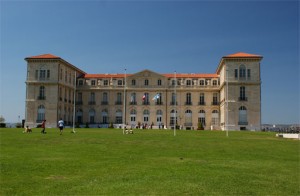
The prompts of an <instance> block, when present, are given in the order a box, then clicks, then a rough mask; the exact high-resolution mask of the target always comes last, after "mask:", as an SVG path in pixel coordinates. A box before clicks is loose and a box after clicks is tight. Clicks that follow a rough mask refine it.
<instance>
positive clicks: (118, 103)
mask: <svg viewBox="0 0 300 196" xmlns="http://www.w3.org/2000/svg"><path fill="white" fill-rule="evenodd" d="M122 104H123V102H122V101H116V102H115V105H122Z"/></svg>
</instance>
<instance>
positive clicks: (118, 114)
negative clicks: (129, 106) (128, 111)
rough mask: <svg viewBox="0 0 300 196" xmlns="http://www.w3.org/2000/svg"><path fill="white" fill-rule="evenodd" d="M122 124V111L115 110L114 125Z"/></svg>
mask: <svg viewBox="0 0 300 196" xmlns="http://www.w3.org/2000/svg"><path fill="white" fill-rule="evenodd" d="M122 122H123V118H122V110H117V111H116V123H117V124H120V123H122Z"/></svg>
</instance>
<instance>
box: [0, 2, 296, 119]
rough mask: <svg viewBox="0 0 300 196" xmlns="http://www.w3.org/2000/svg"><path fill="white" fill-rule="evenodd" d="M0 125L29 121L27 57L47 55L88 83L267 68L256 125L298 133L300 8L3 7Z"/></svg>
mask: <svg viewBox="0 0 300 196" xmlns="http://www.w3.org/2000/svg"><path fill="white" fill-rule="evenodd" d="M0 6H1V10H0V11H1V18H0V19H1V34H0V35H1V40H0V41H1V46H0V47H1V51H0V52H1V56H0V63H1V68H0V74H1V75H0V76H1V78H0V95H1V96H0V104H1V105H0V115H2V116H3V117H4V118H5V119H6V122H16V121H18V116H20V118H21V119H23V118H24V114H25V90H26V86H25V80H26V61H24V58H25V57H28V56H35V55H39V54H46V53H51V54H53V55H56V56H60V57H61V58H63V59H65V60H67V61H68V62H70V63H72V64H73V65H75V66H77V67H79V68H80V69H82V70H84V71H86V72H87V73H123V72H124V69H125V68H126V69H127V72H128V73H135V72H139V71H141V70H143V69H150V70H153V71H155V72H160V73H173V72H174V71H175V70H176V71H177V72H178V73H214V72H215V71H216V68H217V66H218V63H219V62H220V59H221V57H222V56H225V55H228V54H232V53H236V52H246V53H251V54H259V55H262V56H263V57H264V58H263V60H262V63H261V72H262V122H263V123H272V124H273V123H299V119H300V114H299V111H300V106H299V104H300V97H299V91H300V87H299V85H300V79H299V75H300V74H299V2H298V1H296V0H294V1H225V0H223V1H196V0H194V1H180V0H177V1H141V2H139V1H97V0H93V1H78V0H77V1H71V0H68V1H67V0H66V1H38V0H34V1H28V0H27V1H8V0H7V1H6V0H4V1H3V0H2V1H1V2H0Z"/></svg>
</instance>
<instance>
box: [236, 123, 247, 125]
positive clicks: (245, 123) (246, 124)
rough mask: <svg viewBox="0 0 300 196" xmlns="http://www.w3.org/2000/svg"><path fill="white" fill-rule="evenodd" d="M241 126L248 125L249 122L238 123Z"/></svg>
mask: <svg viewBox="0 0 300 196" xmlns="http://www.w3.org/2000/svg"><path fill="white" fill-rule="evenodd" d="M238 124H239V125H248V122H238Z"/></svg>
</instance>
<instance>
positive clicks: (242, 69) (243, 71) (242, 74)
mask: <svg viewBox="0 0 300 196" xmlns="http://www.w3.org/2000/svg"><path fill="white" fill-rule="evenodd" d="M239 72H240V79H246V66H245V65H240V70H239Z"/></svg>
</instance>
